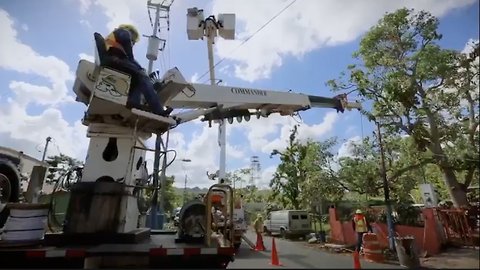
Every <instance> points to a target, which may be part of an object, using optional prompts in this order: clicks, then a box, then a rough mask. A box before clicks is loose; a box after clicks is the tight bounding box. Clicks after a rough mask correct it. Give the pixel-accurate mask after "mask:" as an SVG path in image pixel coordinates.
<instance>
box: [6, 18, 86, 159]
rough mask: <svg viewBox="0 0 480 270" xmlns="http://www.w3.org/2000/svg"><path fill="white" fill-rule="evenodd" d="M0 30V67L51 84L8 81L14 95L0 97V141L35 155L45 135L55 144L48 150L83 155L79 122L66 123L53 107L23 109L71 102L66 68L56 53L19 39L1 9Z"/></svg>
mask: <svg viewBox="0 0 480 270" xmlns="http://www.w3.org/2000/svg"><path fill="white" fill-rule="evenodd" d="M19 27H21V26H19ZM0 32H1V33H2V42H1V43H0V59H1V60H0V68H2V69H5V70H10V71H16V72H19V73H24V74H27V75H33V76H39V77H43V78H44V79H46V80H47V81H48V82H49V83H50V84H51V86H50V87H47V86H42V85H34V84H31V83H28V82H23V81H10V82H9V88H10V89H11V90H12V91H13V92H14V93H15V95H14V96H13V97H11V98H8V99H7V101H3V102H2V106H1V107H0V119H2V124H1V125H0V137H1V138H2V140H1V141H2V145H6V146H10V147H14V148H15V149H19V150H22V151H24V152H25V153H27V154H30V155H34V156H37V157H38V149H37V146H38V144H43V143H44V140H45V138H46V137H47V136H52V137H53V138H54V142H55V144H53V146H55V147H51V148H50V151H49V152H48V153H49V154H52V153H53V154H58V149H60V151H61V152H62V153H64V154H67V155H71V156H73V157H76V158H80V159H83V158H84V156H85V153H84V152H85V151H84V150H85V148H86V143H85V142H86V139H85V127H83V126H82V125H81V124H80V122H76V123H74V124H73V125H71V124H69V123H68V122H67V121H65V120H64V119H63V116H62V113H61V112H60V111H59V110H58V109H56V108H54V107H51V108H49V109H46V110H45V111H43V112H42V113H40V114H37V115H31V114H28V113H27V111H26V110H27V107H28V105H30V104H31V103H34V104H40V105H57V104H60V103H64V102H72V101H73V99H72V97H71V96H69V95H68V92H69V90H68V89H67V87H66V82H67V81H69V80H72V79H73V74H72V72H71V71H70V68H69V67H68V65H67V64H66V63H65V62H63V61H62V60H60V59H58V58H57V57H55V56H43V55H40V54H39V53H37V52H36V51H35V50H33V49H32V48H31V47H30V46H28V45H26V44H24V43H22V42H21V41H19V40H18V38H17V31H16V30H15V28H14V21H13V19H12V18H11V17H10V16H9V14H8V13H7V12H6V11H4V10H1V9H0ZM73 142H75V143H73ZM57 147H58V148H57Z"/></svg>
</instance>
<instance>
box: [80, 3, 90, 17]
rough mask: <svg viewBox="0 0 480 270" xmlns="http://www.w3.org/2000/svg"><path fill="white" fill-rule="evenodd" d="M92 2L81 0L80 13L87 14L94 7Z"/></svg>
mask: <svg viewBox="0 0 480 270" xmlns="http://www.w3.org/2000/svg"><path fill="white" fill-rule="evenodd" d="M92 2H93V0H80V13H81V14H85V13H86V12H87V11H88V9H89V8H90V6H91V5H92Z"/></svg>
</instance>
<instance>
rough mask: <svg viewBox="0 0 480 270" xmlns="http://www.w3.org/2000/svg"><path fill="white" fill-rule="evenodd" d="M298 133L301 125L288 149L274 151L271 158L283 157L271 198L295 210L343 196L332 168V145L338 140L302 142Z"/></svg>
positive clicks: (294, 129) (274, 177)
mask: <svg viewBox="0 0 480 270" xmlns="http://www.w3.org/2000/svg"><path fill="white" fill-rule="evenodd" d="M297 134H298V127H297V126H294V128H293V129H292V131H291V134H290V137H289V141H288V146H287V147H286V149H285V150H284V151H282V152H280V151H278V150H274V151H273V152H272V155H271V156H272V157H273V156H279V157H280V164H279V165H278V167H277V170H276V171H275V173H274V176H273V178H272V180H271V182H270V187H271V188H272V198H273V199H277V200H278V201H279V202H280V203H281V205H282V206H283V207H284V208H287V207H288V208H293V209H302V208H303V209H304V208H312V207H313V206H314V205H315V204H316V203H319V202H320V201H321V200H338V199H340V198H341V197H342V196H343V188H342V187H341V186H340V185H339V183H338V181H336V179H335V174H334V171H333V170H332V167H331V166H332V162H333V157H334V155H333V154H332V153H331V148H332V147H333V146H334V145H335V143H336V139H335V138H332V139H329V140H326V141H323V142H314V141H312V140H308V141H307V142H305V143H301V142H299V141H298V139H297Z"/></svg>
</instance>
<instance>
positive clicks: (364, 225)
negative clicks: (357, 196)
mask: <svg viewBox="0 0 480 270" xmlns="http://www.w3.org/2000/svg"><path fill="white" fill-rule="evenodd" d="M352 226H353V231H355V232H356V233H357V246H356V247H355V251H358V252H360V249H361V248H362V242H363V239H362V238H363V234H364V233H366V232H372V227H371V226H370V223H368V221H367V218H366V217H365V215H363V212H362V210H360V209H357V211H355V215H354V217H353V219H352Z"/></svg>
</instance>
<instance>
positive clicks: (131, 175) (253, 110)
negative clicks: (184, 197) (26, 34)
mask: <svg viewBox="0 0 480 270" xmlns="http://www.w3.org/2000/svg"><path fill="white" fill-rule="evenodd" d="M94 39H95V44H96V53H95V61H94V62H90V61H87V60H80V62H79V63H78V67H77V70H76V80H75V83H74V86H73V91H74V92H75V94H76V96H77V98H76V100H77V101H78V102H81V103H83V104H85V105H86V106H87V108H86V111H85V115H84V117H83V119H82V122H83V124H84V125H86V126H88V130H87V137H89V138H90V142H89V147H88V153H87V157H86V161H85V166H84V168H83V173H82V177H81V179H80V180H79V181H78V182H77V183H75V184H74V185H73V186H72V188H71V197H70V203H69V207H68V211H67V214H66V217H65V223H64V225H63V230H62V232H60V233H46V234H45V238H44V239H43V241H42V243H41V244H40V245H36V246H31V247H23V248H12V247H6V246H7V245H6V244H4V245H0V261H1V262H2V263H1V264H0V267H7V268H13V267H24V268H31V267H33V268H38V267H39V266H41V267H47V268H55V267H61V268H84V267H85V268H92V267H93V268H100V267H109V268H122V267H142V268H145V267H151V268H225V267H226V266H227V265H228V263H229V262H231V261H233V260H234V255H235V251H234V242H235V241H234V226H233V222H232V221H233V213H234V207H233V206H234V194H233V189H232V188H231V187H230V186H229V185H225V184H215V185H213V186H212V187H211V188H210V189H209V191H208V193H207V194H206V196H205V199H204V201H192V202H189V203H187V204H186V205H184V207H183V208H182V210H181V211H180V215H179V216H180V220H179V227H180V228H179V232H178V235H175V234H176V233H175V232H173V233H169V232H163V233H160V234H157V233H156V232H153V231H152V230H150V229H148V228H141V226H139V219H140V216H141V214H142V213H141V212H142V211H141V210H140V209H139V204H138V198H136V196H137V195H136V194H137V193H136V192H137V191H138V189H142V188H145V186H144V179H143V178H142V175H143V174H144V169H145V154H146V151H147V150H149V149H147V148H146V146H145V141H146V140H147V139H148V138H149V137H151V136H152V133H154V134H157V136H161V134H163V133H165V132H167V131H169V130H171V129H173V128H175V127H177V126H178V125H181V124H183V123H186V122H189V121H192V120H194V119H197V118H199V117H203V120H204V121H208V122H210V123H211V121H214V120H219V119H220V120H222V119H229V120H230V122H233V119H234V118H236V119H237V121H239V122H240V121H242V119H245V120H246V121H248V120H249V119H250V116H256V117H257V118H261V117H268V116H269V115H271V114H273V113H279V114H280V115H284V116H289V115H293V114H294V113H296V112H299V111H303V110H308V109H310V108H312V107H319V108H334V109H336V110H337V111H341V112H343V111H344V110H345V109H352V108H360V105H359V104H358V103H348V102H347V100H346V96H345V95H340V96H337V97H334V98H325V97H319V96H311V95H305V94H300V93H294V92H281V91H272V90H263V89H249V88H242V87H226V86H218V85H205V84H191V83H188V82H187V81H186V80H185V79H184V76H183V75H182V74H181V72H180V71H179V70H178V69H177V68H173V69H170V70H169V71H167V72H166V74H165V75H164V76H162V77H161V78H156V79H155V82H154V84H155V86H156V89H157V90H158V98H159V99H160V101H161V102H162V103H163V105H164V106H170V107H172V108H175V109H180V108H182V109H189V110H188V111H185V112H182V113H176V114H173V115H172V116H169V117H163V116H159V115H155V114H153V113H151V112H149V111H148V110H146V109H138V108H127V99H128V93H129V91H130V85H131V76H130V75H129V74H125V73H122V72H119V71H117V70H114V69H112V68H109V67H106V66H105V65H104V61H105V57H106V52H105V44H104V40H103V37H102V36H101V35H100V34H98V33H95V34H94ZM163 173H164V172H163ZM162 188H163V187H162ZM219 198H220V202H219V201H218V199H219ZM222 200H223V202H222ZM213 209H214V210H215V212H214V211H213ZM217 210H219V212H220V214H221V215H222V216H223V221H222V220H215V217H214V214H216V213H217V212H216V211H217Z"/></svg>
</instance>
